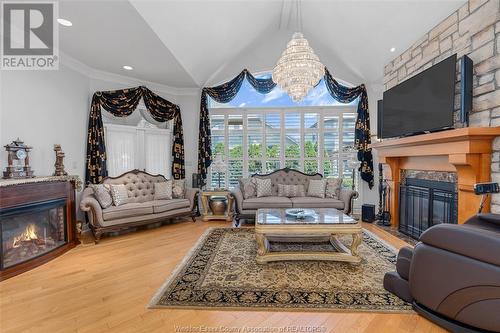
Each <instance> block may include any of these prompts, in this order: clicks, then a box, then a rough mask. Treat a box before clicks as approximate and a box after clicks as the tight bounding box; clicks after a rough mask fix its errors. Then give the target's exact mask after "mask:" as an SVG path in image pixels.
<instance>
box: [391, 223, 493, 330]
mask: <svg viewBox="0 0 500 333" xmlns="http://www.w3.org/2000/svg"><path fill="white" fill-rule="evenodd" d="M384 288H385V289H386V290H388V291H390V292H392V293H393V294H395V295H397V296H399V297H400V298H402V299H404V300H405V301H407V302H410V303H412V304H413V308H414V309H415V311H417V312H418V313H420V314H421V315H423V316H424V317H426V318H428V319H430V320H432V321H434V322H436V323H437V324H438V325H441V326H443V327H445V328H447V329H448V330H450V331H452V332H478V331H480V332H484V331H493V332H500V215H498V214H478V215H476V216H474V217H472V218H470V219H469V220H468V221H466V222H465V224H463V225H456V224H440V225H436V226H433V227H431V228H429V229H427V230H426V231H425V232H424V233H423V234H422V235H421V236H420V239H419V242H418V243H417V245H416V246H415V247H414V248H413V249H412V248H410V247H404V248H402V249H401V250H400V251H399V254H398V258H397V262H396V272H389V273H387V274H386V275H385V277H384Z"/></svg>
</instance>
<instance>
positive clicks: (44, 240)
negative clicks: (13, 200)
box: [0, 200, 67, 269]
mask: <svg viewBox="0 0 500 333" xmlns="http://www.w3.org/2000/svg"><path fill="white" fill-rule="evenodd" d="M0 221H1V222H0V233H1V241H2V247H1V251H2V252H1V261H0V265H1V268H2V269H5V268H8V267H11V266H14V265H17V264H19V263H22V262H25V261H27V260H30V259H33V258H36V257H38V256H41V255H43V254H45V253H47V252H50V251H52V250H54V249H56V248H58V247H60V246H61V245H64V244H65V243H66V242H67V236H66V234H67V233H66V201H65V200H54V201H47V202H41V203H35V204H30V205H24V206H17V207H13V208H8V209H4V210H1V211H0Z"/></svg>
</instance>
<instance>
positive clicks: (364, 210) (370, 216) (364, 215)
mask: <svg viewBox="0 0 500 333" xmlns="http://www.w3.org/2000/svg"><path fill="white" fill-rule="evenodd" d="M361 221H363V222H369V223H372V222H373V221H375V205H369V204H364V205H363V206H361Z"/></svg>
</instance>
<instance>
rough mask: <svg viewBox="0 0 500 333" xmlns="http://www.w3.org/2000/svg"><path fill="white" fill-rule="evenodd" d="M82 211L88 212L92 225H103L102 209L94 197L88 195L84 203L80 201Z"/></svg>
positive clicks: (84, 198) (83, 200)
mask: <svg viewBox="0 0 500 333" xmlns="http://www.w3.org/2000/svg"><path fill="white" fill-rule="evenodd" d="M84 195H85V192H84ZM80 209H81V210H82V211H84V212H87V216H88V219H89V222H90V223H91V224H92V225H94V226H100V225H102V221H103V219H102V208H101V205H100V204H99V202H98V201H97V200H96V199H95V198H94V196H93V195H87V196H84V197H83V198H82V201H80Z"/></svg>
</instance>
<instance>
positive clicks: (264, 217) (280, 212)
mask: <svg viewBox="0 0 500 333" xmlns="http://www.w3.org/2000/svg"><path fill="white" fill-rule="evenodd" d="M308 209H311V210H313V211H314V214H313V215H312V216H308V217H305V218H303V219H297V218H295V217H293V216H289V215H287V214H286V209H285V208H261V209H259V210H257V219H256V223H257V224H267V225H279V224H282V225H285V224H327V225H333V224H356V223H357V221H356V220H355V219H353V218H352V217H350V216H348V215H346V214H344V213H343V212H342V211H340V210H337V209H335V208H308Z"/></svg>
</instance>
